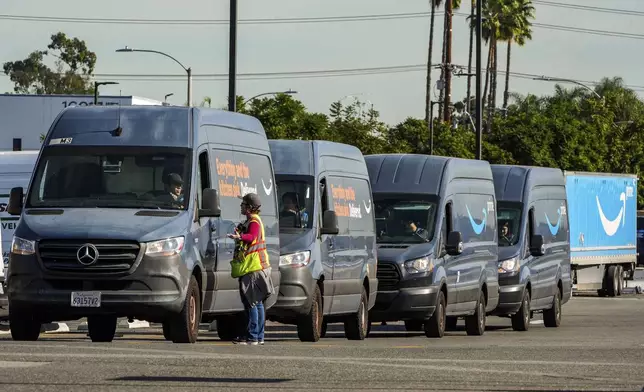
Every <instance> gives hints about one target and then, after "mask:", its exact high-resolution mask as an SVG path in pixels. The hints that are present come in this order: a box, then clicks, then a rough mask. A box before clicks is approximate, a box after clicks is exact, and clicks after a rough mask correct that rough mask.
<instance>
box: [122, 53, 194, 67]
mask: <svg viewBox="0 0 644 392" xmlns="http://www.w3.org/2000/svg"><path fill="white" fill-rule="evenodd" d="M131 50H132V52H143V53H156V54H160V55H162V56H165V57H167V58H170V59H172V60H173V61H174V62H175V63H177V64H179V65H180V66H181V68H183V70H184V71H186V72H188V73H189V72H190V69H189V68H186V67H185V66H184V65H183V64H181V62H180V61H179V60H177V59H175V58H174V57H172V56H170V55H169V54H167V53H163V52H159V51H158V50H150V49H131Z"/></svg>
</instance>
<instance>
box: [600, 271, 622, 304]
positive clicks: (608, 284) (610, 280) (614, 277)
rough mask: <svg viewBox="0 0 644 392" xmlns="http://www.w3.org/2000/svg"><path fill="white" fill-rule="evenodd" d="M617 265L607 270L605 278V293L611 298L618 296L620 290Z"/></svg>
mask: <svg viewBox="0 0 644 392" xmlns="http://www.w3.org/2000/svg"><path fill="white" fill-rule="evenodd" d="M617 267H618V266H617V265H611V266H609V267H608V268H607V269H606V275H605V276H604V283H603V286H604V287H602V288H603V289H604V292H605V293H606V295H608V296H609V297H615V296H617V292H618V290H619V273H618V272H619V271H618V268H617Z"/></svg>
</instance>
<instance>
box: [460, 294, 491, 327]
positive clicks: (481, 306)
mask: <svg viewBox="0 0 644 392" xmlns="http://www.w3.org/2000/svg"><path fill="white" fill-rule="evenodd" d="M486 319H487V317H486V314H485V294H484V293H483V290H481V293H480V294H479V300H478V301H477V302H476V311H475V312H474V314H473V315H471V316H467V317H465V331H466V332H467V334H468V335H471V336H481V335H483V334H484V333H485V322H486V321H487V320H486Z"/></svg>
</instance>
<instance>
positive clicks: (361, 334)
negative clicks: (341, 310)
mask: <svg viewBox="0 0 644 392" xmlns="http://www.w3.org/2000/svg"><path fill="white" fill-rule="evenodd" d="M368 306H369V304H368V302H367V290H365V288H364V287H363V288H362V294H361V296H360V305H358V311H357V312H356V313H355V314H352V315H351V316H349V317H348V318H347V319H346V320H345V321H344V334H345V336H346V337H347V339H349V340H364V338H366V337H367V330H368V329H369V311H368V310H367V307H368Z"/></svg>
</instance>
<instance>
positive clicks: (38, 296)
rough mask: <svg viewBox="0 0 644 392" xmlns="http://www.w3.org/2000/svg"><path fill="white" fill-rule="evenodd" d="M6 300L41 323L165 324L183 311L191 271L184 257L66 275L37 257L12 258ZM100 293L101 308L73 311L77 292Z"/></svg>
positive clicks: (149, 258)
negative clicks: (96, 318)
mask: <svg viewBox="0 0 644 392" xmlns="http://www.w3.org/2000/svg"><path fill="white" fill-rule="evenodd" d="M10 257H11V262H10V266H11V267H10V268H9V272H8V276H7V280H8V285H7V290H6V292H7V296H8V300H9V301H8V302H9V306H10V307H11V309H12V312H20V313H22V312H25V313H28V314H33V315H38V318H39V319H40V321H41V322H43V323H45V322H54V321H66V320H76V319H79V318H83V317H87V316H92V315H114V316H117V317H133V318H136V319H139V320H146V321H149V322H163V321H164V320H165V319H166V318H167V317H168V316H170V315H171V314H176V313H178V312H180V311H181V309H182V307H183V302H184V299H185V292H186V290H187V286H188V281H189V278H190V274H191V271H188V269H187V267H186V266H185V264H184V262H183V259H182V258H181V256H178V255H177V256H170V257H147V256H143V257H142V258H141V259H140V262H139V261H137V263H136V264H135V265H134V266H133V268H132V270H130V271H127V272H119V273H101V272H98V271H83V272H78V273H76V272H74V273H61V272H59V271H49V270H47V269H45V268H44V267H43V265H42V264H41V263H40V262H39V261H38V258H37V256H35V255H29V256H24V255H16V254H11V256H10ZM89 291H95V292H100V298H101V302H100V307H73V306H72V305H71V298H72V292H89Z"/></svg>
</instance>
